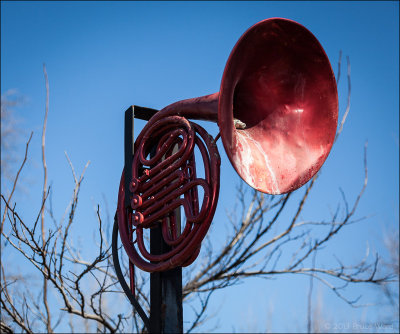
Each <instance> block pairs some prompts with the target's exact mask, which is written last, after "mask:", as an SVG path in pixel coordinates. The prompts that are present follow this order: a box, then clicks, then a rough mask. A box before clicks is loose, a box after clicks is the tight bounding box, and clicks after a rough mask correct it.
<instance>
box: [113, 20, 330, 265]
mask: <svg viewBox="0 0 400 334" xmlns="http://www.w3.org/2000/svg"><path fill="white" fill-rule="evenodd" d="M337 118H338V95H337V87H336V80H335V76H334V73H333V71H332V67H331V65H330V62H329V59H328V57H327V55H326V54H325V52H324V49H323V48H322V46H321V44H320V43H319V42H318V40H317V39H316V38H315V37H314V35H313V34H312V33H311V32H310V31H309V30H307V29H306V28H305V27H303V26H302V25H300V24H299V23H297V22H294V21H291V20H288V19H282V18H271V19H266V20H263V21H261V22H258V23H257V24H255V25H253V26H252V27H251V28H249V29H248V30H247V31H246V32H245V33H244V34H243V35H242V36H241V37H240V39H239V40H238V42H237V43H236V45H235V46H234V48H233V50H232V52H231V54H230V56H229V59H228V61H227V63H226V66H225V70H224V73H223V76H222V80H221V87H220V91H219V92H218V93H215V94H211V95H207V96H203V97H198V98H193V99H188V100H183V101H179V102H176V103H173V104H171V105H169V106H167V107H165V108H164V109H162V110H161V111H159V112H157V113H155V114H154V116H152V118H151V119H150V120H149V122H148V123H147V124H146V126H145V127H144V129H143V130H142V132H141V133H140V134H139V136H138V138H137V140H136V142H135V153H134V158H133V164H132V180H131V181H130V191H131V192H132V199H131V206H130V207H129V208H128V207H126V206H125V204H124V196H125V191H126V189H124V174H123V175H122V178H121V184H120V189H119V198H118V211H117V213H118V225H119V230H120V234H121V240H122V243H123V245H124V248H125V250H126V252H127V254H128V256H129V258H130V260H131V262H133V263H134V264H135V265H136V266H138V267H139V268H141V269H142V270H145V271H150V272H154V271H162V270H166V269H170V268H173V267H176V266H185V265H188V264H190V263H192V262H193V261H194V259H195V258H196V257H197V255H198V253H199V251H200V246H201V242H202V240H203V238H204V237H205V235H206V233H207V231H208V228H209V226H210V224H211V221H212V218H213V216H214V212H215V209H216V205H217V201H218V192H219V165H220V159H219V154H218V150H217V148H216V145H215V140H214V139H213V138H210V136H209V135H208V134H207V133H206V132H205V130H204V129H202V128H201V127H200V126H199V125H197V124H195V123H193V122H191V121H189V120H196V119H197V120H209V121H213V122H217V123H218V126H219V129H220V135H221V139H222V143H223V146H224V149H225V152H226V154H227V155H228V158H229V160H230V162H231V163H232V165H233V167H234V168H235V170H236V172H237V173H238V174H239V175H240V177H241V178H242V179H243V180H244V181H245V182H246V183H247V184H249V185H250V186H251V187H253V188H255V189H257V190H258V191H261V192H264V193H268V194H283V193H287V192H291V191H293V190H295V189H297V188H299V187H301V186H302V185H304V184H305V183H306V182H307V181H308V180H310V179H311V178H312V177H313V176H314V175H315V174H316V172H317V171H318V170H319V169H320V167H321V166H322V164H323V163H324V161H325V160H326V158H327V156H328V154H329V152H330V150H331V147H332V144H333V141H334V137H335V133H336V127H337ZM172 147H175V148H176V149H175V151H173V150H172ZM195 147H197V148H198V149H199V151H200V152H201V156H202V159H203V164H202V165H203V166H204V170H205V177H204V178H198V177H197V176H196V163H195V160H194V159H195V158H194V157H195V155H194V153H193V151H194V148H195ZM151 150H154V151H153V157H150V158H149V156H150V154H151ZM199 187H201V188H202V189H203V191H202V193H203V194H204V195H203V198H201V199H199V192H198V188H199ZM200 203H201V205H200ZM180 206H182V207H183V208H184V212H185V216H186V218H187V222H186V225H185V227H184V228H183V232H182V233H181V234H180V233H179V232H176V228H175V210H176V209H177V208H179V207H180ZM155 224H161V225H162V230H163V237H164V240H165V241H166V242H167V244H168V245H169V246H170V250H169V251H168V252H166V253H164V254H161V255H152V254H150V252H149V251H148V250H146V247H145V242H144V240H143V229H146V228H152V227H153V226H155Z"/></svg>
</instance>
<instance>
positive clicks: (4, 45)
mask: <svg viewBox="0 0 400 334" xmlns="http://www.w3.org/2000/svg"><path fill="white" fill-rule="evenodd" d="M398 13H399V4H398V2H390V1H387V2H386V1H377V2H374V1H368V2H344V1H340V2H336V1H329V2H302V1H294V2H285V1H279V2H261V1H257V2H240V1H237V2H236V1H235V2H229V1H226V2H125V1H123V2H112V3H111V2H106V1H104V2H95V1H93V2H4V1H3V2H2V3H1V92H2V93H4V92H6V91H7V90H10V89H17V90H18V92H19V93H20V94H21V95H22V96H24V97H25V101H26V102H25V103H24V104H23V105H22V106H20V107H19V108H18V109H17V115H18V117H19V118H21V120H22V127H23V129H24V131H25V132H24V137H22V139H21V142H20V143H19V144H20V147H21V148H23V146H24V138H25V137H26V138H27V137H28V133H29V132H30V131H31V130H33V131H34V137H33V140H32V144H31V150H30V160H29V164H28V168H27V170H25V174H24V175H23V177H24V182H25V184H24V191H21V192H20V193H19V194H17V197H16V199H17V200H18V199H19V200H20V201H23V202H24V203H26V207H24V210H25V211H26V215H27V216H29V215H30V214H31V215H32V214H33V212H34V211H33V210H34V208H37V207H38V206H39V204H40V198H38V197H37V196H35V194H37V192H38V191H40V189H41V180H42V170H41V167H40V158H41V156H40V136H41V125H42V121H43V115H44V103H45V88H44V77H43V71H42V64H43V63H45V64H46V67H47V72H48V76H49V81H50V111H49V118H48V130H47V141H46V145H47V152H46V155H47V164H48V168H49V180H50V181H51V182H52V184H53V190H54V196H53V205H54V210H55V212H60V215H61V214H62V213H63V211H64V207H65V205H66V204H67V203H68V201H69V199H70V195H71V192H70V190H72V187H73V180H72V177H71V175H70V174H71V173H70V170H69V166H68V163H67V161H66V159H65V156H64V151H66V152H67V153H68V155H69V157H70V158H71V161H72V162H73V164H74V166H75V168H76V170H77V172H80V171H81V170H82V169H83V167H84V165H85V164H86V162H87V161H88V160H90V161H91V165H90V167H89V168H88V170H87V172H86V178H85V181H84V185H83V187H82V191H81V195H80V196H81V201H80V203H79V211H78V213H77V214H78V216H77V219H78V221H80V222H81V224H82V225H81V226H80V227H79V228H77V227H76V230H75V233H77V234H78V235H84V234H85V233H87V231H93V229H94V224H96V220H95V216H94V212H93V205H96V204H97V203H100V204H102V205H104V201H105V199H106V202H107V204H108V207H109V210H110V212H111V213H112V212H114V210H115V207H116V199H117V191H118V184H119V178H120V173H121V170H122V165H123V113H124V111H125V109H126V108H127V107H128V106H130V105H132V104H137V105H140V106H146V107H152V108H157V109H161V108H162V107H164V106H166V105H168V104H170V103H172V102H175V101H178V100H181V99H185V98H190V97H196V96H201V95H205V94H209V93H214V92H217V91H219V85H220V80H221V76H222V72H223V69H224V66H225V62H226V60H227V58H228V56H229V53H230V51H231V50H232V48H233V46H234V45H235V43H236V41H237V40H238V38H239V37H240V36H241V35H242V34H243V33H244V32H245V31H246V29H247V28H249V27H250V26H252V25H253V24H255V23H256V22H258V21H261V20H263V19H265V18H269V17H284V18H288V19H292V20H295V21H297V22H299V23H301V24H302V25H304V26H305V27H307V28H308V29H309V30H310V31H311V32H312V33H313V34H314V35H315V36H316V37H317V38H318V40H319V41H320V43H321V44H322V46H323V47H324V49H325V51H326V53H327V55H328V57H329V59H330V61H331V64H332V67H333V69H334V71H335V73H336V71H337V62H338V57H339V51H340V50H342V51H343V64H344V66H343V68H342V77H341V82H340V84H339V90H338V92H339V118H340V117H341V116H342V115H343V113H344V110H345V107H346V99H347V83H346V80H345V73H346V68H345V65H346V64H345V57H346V56H349V58H350V61H351V85H352V95H351V110H350V114H349V116H348V119H347V122H346V124H345V127H344V131H343V133H342V135H341V138H340V139H339V141H338V142H337V144H336V145H335V146H334V148H333V149H332V152H331V153H330V155H329V157H328V159H327V161H326V163H325V165H324V167H323V172H322V176H321V177H320V179H319V184H318V186H317V187H316V189H315V192H314V194H313V198H312V201H311V202H310V203H309V204H308V206H307V207H306V209H305V212H304V219H317V218H321V217H322V218H323V217H327V216H329V210H330V209H333V208H334V207H335V206H336V203H337V202H338V201H339V199H340V191H339V188H342V189H343V191H344V192H345V193H346V196H347V197H348V198H349V200H350V201H352V200H354V198H355V196H356V194H357V192H358V191H359V189H360V188H361V186H362V182H363V147H364V143H365V142H366V141H368V176H369V183H368V188H367V190H366V192H365V195H364V197H363V199H362V201H361V203H360V207H359V216H360V217H361V216H364V215H365V216H372V217H371V218H368V219H367V220H365V221H363V222H362V223H360V224H356V225H353V226H351V227H350V228H348V229H346V230H345V231H343V233H342V234H341V235H340V236H339V237H338V239H337V240H335V243H334V244H332V249H331V253H334V254H339V255H342V256H345V257H346V258H348V259H349V261H351V260H354V261H356V260H357V259H360V258H361V257H362V255H363V253H364V252H365V248H366V244H367V243H368V244H369V245H370V247H371V249H374V250H377V251H378V252H381V253H382V254H383V255H384V254H385V250H384V249H383V243H382V240H383V233H384V232H388V231H390V230H391V229H394V230H397V231H398V223H399V205H398V203H399V95H398V91H399V33H398V31H399V14H398ZM202 124H203V125H204V126H205V127H206V129H207V130H208V131H209V132H210V134H212V135H213V136H215V135H216V134H217V133H218V127H217V126H216V125H215V124H207V123H202ZM143 125H144V122H143V121H137V122H136V123H135V132H136V134H137V133H139V131H140V129H141V128H142V127H143ZM218 147H219V150H220V154H221V156H222V175H221V193H220V199H219V204H218V209H217V213H216V216H215V219H214V224H213V228H212V230H211V233H223V232H224V230H225V229H224V227H223V225H224V223H225V222H224V220H226V219H225V210H226V209H229V207H230V206H231V205H232V202H233V197H232V194H233V193H234V191H235V186H236V185H237V184H238V183H239V177H238V176H237V175H236V173H235V172H234V170H233V168H232V167H231V166H230V164H229V160H228V159H227V157H226V154H225V153H224V151H223V147H222V145H221V142H220V141H219V144H218ZM2 187H3V186H2ZM298 191H299V192H301V191H302V190H301V189H300V190H298ZM2 192H3V189H2ZM217 224H218V225H217ZM214 225H215V226H214ZM90 233H92V232H90ZM305 282H306V281H305V280H302V279H299V278H296V277H295V278H290V277H282V278H279V279H275V280H274V281H265V280H252V281H250V282H249V283H245V284H242V285H240V286H239V287H237V288H231V289H228V290H226V291H224V292H221V293H219V295H218V297H214V298H215V299H214V301H213V304H212V305H211V309H212V310H217V309H220V311H219V313H218V316H217V317H218V318H219V323H220V324H221V327H220V328H219V329H218V330H219V331H231V330H232V329H233V328H236V330H239V331H244V330H246V327H245V326H246V325H245V324H243V323H241V322H238V320H237V319H240V317H241V316H242V315H244V316H246V318H247V319H250V320H248V321H249V322H251V326H255V328H256V329H259V330H265V328H266V326H267V324H266V322H267V320H266V319H267V316H266V314H267V313H268V310H270V309H271V305H273V311H271V312H273V313H272V320H271V322H270V323H269V324H268V326H269V328H271V329H272V331H285V330H290V331H296V330H298V329H304V324H305V319H306V318H305V314H306V313H305V309H306V292H303V293H298V291H299V288H298V287H303V286H304V284H305ZM300 289H301V288H300ZM361 291H362V292H363V293H365V296H366V298H367V299H366V300H365V302H368V301H371V302H374V301H375V299H374V298H377V297H376V296H375V295H374V294H373V293H371V292H370V290H368V287H364V288H361ZM321 293H322V294H323V297H324V303H325V304H324V305H325V306H326V309H325V311H326V314H327V315H329V316H331V317H332V318H334V319H336V321H353V320H354V319H361V318H362V317H367V318H368V317H370V316H372V314H374V313H377V312H380V310H379V309H377V308H375V309H374V308H370V309H357V310H356V309H350V308H349V307H348V306H347V305H345V304H344V303H343V302H341V301H339V300H337V298H336V297H334V296H333V295H332V294H331V293H329V292H328V291H326V290H323V289H322V288H321ZM260 296H261V297H260ZM368 298H369V299H368ZM256 299H257V303H255V302H254V300H256ZM241 326H242V327H241ZM296 326H297V327H296ZM210 327H212V325H210ZM205 329H206V328H205ZM250 330H251V329H250ZM253 330H254V329H253Z"/></svg>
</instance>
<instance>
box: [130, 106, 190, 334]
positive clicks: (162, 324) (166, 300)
mask: <svg viewBox="0 0 400 334" xmlns="http://www.w3.org/2000/svg"><path fill="white" fill-rule="evenodd" d="M156 112H157V110H155V109H150V108H143V107H139V106H131V107H129V108H128V109H127V110H126V112H125V184H126V185H125V189H126V193H127V194H128V193H129V186H128V185H129V181H130V179H131V176H132V175H131V170H130V168H131V167H130V166H132V155H133V140H134V138H133V120H134V118H139V119H143V120H149V119H150V118H151V116H153V115H154V114H155V113H156ZM129 196H130V194H129ZM126 200H127V201H128V198H126ZM127 203H128V202H127ZM128 205H130V203H129V204H128ZM176 219H177V222H176V223H177V225H178V226H179V227H180V210H179V209H177V210H176ZM168 250H169V246H168V245H167V244H166V243H165V242H164V239H163V237H162V232H161V227H156V228H152V229H151V230H150V253H151V254H161V253H164V252H166V251H168ZM150 332H151V333H183V311H182V268H181V267H178V268H174V269H172V270H167V271H164V272H159V273H151V274H150Z"/></svg>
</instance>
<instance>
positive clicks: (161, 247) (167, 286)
mask: <svg viewBox="0 0 400 334" xmlns="http://www.w3.org/2000/svg"><path fill="white" fill-rule="evenodd" d="M175 216H176V225H177V226H178V232H179V233H180V228H181V215H180V208H178V209H176V211H175ZM169 250H170V247H169V246H168V245H167V244H166V243H165V242H164V239H163V237H162V232H161V226H157V227H155V228H152V229H151V230H150V253H151V254H162V253H165V252H168V251H169ZM150 331H151V333H183V311H182V268H181V267H177V268H174V269H171V270H167V271H163V272H156V273H151V274H150Z"/></svg>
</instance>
